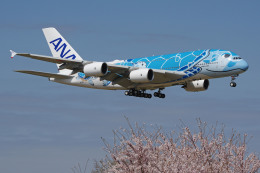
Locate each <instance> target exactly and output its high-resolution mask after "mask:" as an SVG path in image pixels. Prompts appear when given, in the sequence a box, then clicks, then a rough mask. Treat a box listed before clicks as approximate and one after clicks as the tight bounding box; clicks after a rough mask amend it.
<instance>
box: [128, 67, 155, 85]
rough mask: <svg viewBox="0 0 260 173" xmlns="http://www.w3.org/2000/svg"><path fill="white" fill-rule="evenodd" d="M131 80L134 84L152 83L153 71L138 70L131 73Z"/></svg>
mask: <svg viewBox="0 0 260 173" xmlns="http://www.w3.org/2000/svg"><path fill="white" fill-rule="evenodd" d="M129 78H130V80H131V81H132V82H136V83H146V82H151V81H152V80H153V78H154V75H153V70H152V69H147V68H145V69H138V70H134V71H131V72H130V75H129Z"/></svg>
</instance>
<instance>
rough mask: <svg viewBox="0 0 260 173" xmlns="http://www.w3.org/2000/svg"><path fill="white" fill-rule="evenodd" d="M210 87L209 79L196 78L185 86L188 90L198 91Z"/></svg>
mask: <svg viewBox="0 0 260 173" xmlns="http://www.w3.org/2000/svg"><path fill="white" fill-rule="evenodd" d="M208 87H209V80H208V79H205V80H195V81H191V82H188V83H187V85H186V86H185V87H184V89H185V90H186V91H190V92H198V91H205V90H207V89H208Z"/></svg>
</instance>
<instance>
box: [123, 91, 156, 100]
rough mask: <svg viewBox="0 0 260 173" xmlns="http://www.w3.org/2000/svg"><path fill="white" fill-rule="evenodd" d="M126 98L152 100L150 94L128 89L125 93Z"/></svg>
mask: <svg viewBox="0 0 260 173" xmlns="http://www.w3.org/2000/svg"><path fill="white" fill-rule="evenodd" d="M125 95H126V96H135V97H143V98H149V99H150V98H152V94H148V93H146V92H145V90H135V89H130V90H129V91H125Z"/></svg>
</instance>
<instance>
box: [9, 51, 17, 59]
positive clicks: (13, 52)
mask: <svg viewBox="0 0 260 173" xmlns="http://www.w3.org/2000/svg"><path fill="white" fill-rule="evenodd" d="M10 52H11V58H14V56H15V55H16V54H17V53H16V52H15V51H13V50H10Z"/></svg>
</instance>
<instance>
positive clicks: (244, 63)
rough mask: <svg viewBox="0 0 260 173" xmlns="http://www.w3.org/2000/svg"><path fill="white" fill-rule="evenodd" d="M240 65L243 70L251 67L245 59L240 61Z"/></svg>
mask: <svg viewBox="0 0 260 173" xmlns="http://www.w3.org/2000/svg"><path fill="white" fill-rule="evenodd" d="M239 66H240V68H241V69H242V70H244V71H246V70H247V69H248V67H249V65H248V63H247V62H246V61H245V60H242V61H241V62H240V63H239Z"/></svg>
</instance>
